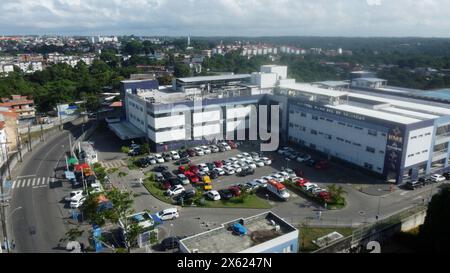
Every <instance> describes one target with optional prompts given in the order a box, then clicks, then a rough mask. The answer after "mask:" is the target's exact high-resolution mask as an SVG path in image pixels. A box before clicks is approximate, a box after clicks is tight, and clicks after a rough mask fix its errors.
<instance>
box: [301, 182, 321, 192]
mask: <svg viewBox="0 0 450 273" xmlns="http://www.w3.org/2000/svg"><path fill="white" fill-rule="evenodd" d="M318 187H319V186H318V185H317V184H313V183H306V184H305V185H304V186H303V188H304V189H305V190H307V191H312V190H313V189H315V188H318Z"/></svg>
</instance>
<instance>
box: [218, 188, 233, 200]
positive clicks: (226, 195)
mask: <svg viewBox="0 0 450 273" xmlns="http://www.w3.org/2000/svg"><path fill="white" fill-rule="evenodd" d="M219 195H220V199H222V200H230V199H231V198H233V196H234V195H233V193H232V192H231V191H230V190H219Z"/></svg>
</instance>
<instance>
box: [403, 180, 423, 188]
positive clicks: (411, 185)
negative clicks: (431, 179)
mask: <svg viewBox="0 0 450 273" xmlns="http://www.w3.org/2000/svg"><path fill="white" fill-rule="evenodd" d="M423 186H424V184H423V182H420V181H408V182H406V184H405V188H407V189H408V190H415V189H418V188H422V187H423Z"/></svg>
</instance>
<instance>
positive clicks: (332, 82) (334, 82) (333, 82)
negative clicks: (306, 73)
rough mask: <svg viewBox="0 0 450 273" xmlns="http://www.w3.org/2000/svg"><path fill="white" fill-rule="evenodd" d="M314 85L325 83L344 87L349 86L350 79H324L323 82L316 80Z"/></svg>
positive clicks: (329, 85)
mask: <svg viewBox="0 0 450 273" xmlns="http://www.w3.org/2000/svg"><path fill="white" fill-rule="evenodd" d="M313 84H314V85H323V86H328V87H342V86H349V85H350V82H349V81H322V82H314V83H313Z"/></svg>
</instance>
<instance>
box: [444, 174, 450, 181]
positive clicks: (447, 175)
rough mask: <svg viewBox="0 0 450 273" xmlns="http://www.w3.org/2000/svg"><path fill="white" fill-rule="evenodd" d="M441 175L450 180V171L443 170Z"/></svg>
mask: <svg viewBox="0 0 450 273" xmlns="http://www.w3.org/2000/svg"><path fill="white" fill-rule="evenodd" d="M442 176H443V177H445V179H447V180H450V172H445V173H443V174H442Z"/></svg>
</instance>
